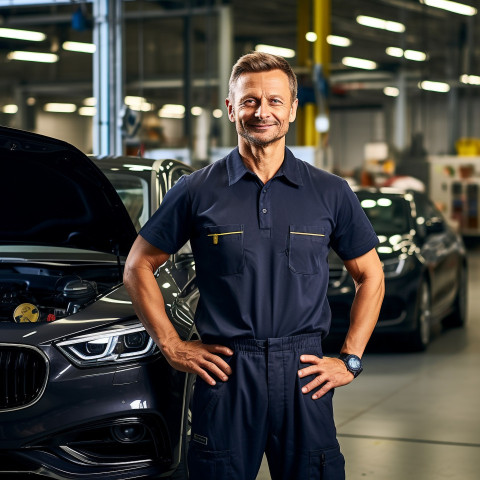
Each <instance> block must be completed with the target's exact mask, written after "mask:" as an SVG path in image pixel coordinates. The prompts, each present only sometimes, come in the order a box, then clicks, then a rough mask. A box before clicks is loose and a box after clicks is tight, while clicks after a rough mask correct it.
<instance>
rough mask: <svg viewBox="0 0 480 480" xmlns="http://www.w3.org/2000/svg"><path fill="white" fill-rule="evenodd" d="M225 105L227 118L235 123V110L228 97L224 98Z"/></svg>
mask: <svg viewBox="0 0 480 480" xmlns="http://www.w3.org/2000/svg"><path fill="white" fill-rule="evenodd" d="M225 105H226V106H227V113H228V119H229V120H230V121H231V122H232V123H235V111H234V110H233V102H231V101H230V99H229V98H226V99H225Z"/></svg>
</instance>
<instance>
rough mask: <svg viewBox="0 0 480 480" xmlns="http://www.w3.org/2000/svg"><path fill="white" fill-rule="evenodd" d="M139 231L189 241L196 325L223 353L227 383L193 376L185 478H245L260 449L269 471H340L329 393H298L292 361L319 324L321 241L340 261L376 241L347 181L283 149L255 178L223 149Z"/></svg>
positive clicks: (286, 475)
mask: <svg viewBox="0 0 480 480" xmlns="http://www.w3.org/2000/svg"><path fill="white" fill-rule="evenodd" d="M140 235H141V236H142V237H144V238H145V239H146V240H147V241H148V242H149V243H151V244H152V245H154V246H156V247H157V248H160V249H161V250H163V251H165V252H167V253H174V252H176V251H177V250H178V249H179V248H180V247H181V246H182V245H183V244H184V243H185V242H186V241H187V240H190V241H191V245H192V250H193V254H194V257H195V263H196V273H197V282H198V287H199V289H200V294H201V295H200V301H199V304H198V308H197V312H196V318H195V323H196V326H197V329H198V331H199V333H200V335H201V337H202V340H203V342H205V343H218V344H221V345H226V346H231V348H232V349H233V350H234V352H235V354H234V356H233V357H232V358H230V357H228V358H225V360H226V361H227V363H229V364H230V366H231V367H232V371H233V373H232V375H231V376H230V379H229V380H228V381H227V382H225V383H222V382H217V385H215V386H213V387H212V386H209V385H207V384H206V383H205V382H203V381H200V380H199V381H197V385H196V387H195V398H194V406H193V422H194V423H193V429H192V442H191V448H190V454H189V457H190V458H189V462H190V464H189V465H190V478H192V479H197V478H198V479H208V480H214V479H225V478H227V476H229V477H230V478H232V479H235V480H243V479H245V480H247V479H248V480H250V479H252V480H253V479H254V478H255V476H256V473H257V471H258V468H259V465H260V462H261V459H262V455H263V452H264V451H266V453H267V458H268V459H269V466H270V470H271V473H272V478H274V479H275V480H277V479H285V480H286V479H288V480H293V479H296V478H298V479H302V480H304V479H309V478H316V479H317V478H324V479H327V480H329V479H331V480H333V479H335V480H337V479H342V478H344V477H343V475H344V474H343V456H342V455H341V453H340V451H339V447H338V442H337V440H336V433H335V427H334V422H333V413H332V405H331V397H332V395H333V392H330V393H329V394H327V395H326V396H325V397H322V398H321V399H319V400H313V399H312V398H311V396H310V395H304V394H302V393H301V387H302V386H303V385H305V384H306V383H308V382H309V381H310V380H311V379H312V377H310V378H305V379H301V380H300V379H298V375H297V371H298V369H299V368H302V367H305V366H306V365H305V364H301V363H300V360H299V357H300V355H301V354H314V355H317V356H319V357H321V356H322V350H321V339H322V338H324V337H325V336H326V335H327V333H328V330H329V327H330V317H331V315H330V308H329V305H328V301H327V297H326V293H327V287H328V261H327V256H328V251H329V249H330V248H333V249H334V250H335V251H336V252H337V253H338V255H339V256H340V257H341V258H342V259H344V260H348V259H352V258H356V257H359V256H361V255H363V254H365V253H367V252H368V251H370V250H371V249H372V248H373V247H374V246H375V245H376V244H377V242H378V239H377V237H376V235H375V233H374V231H373V229H372V226H371V224H370V223H369V221H368V219H367V218H366V216H365V214H364V212H363V210H362V208H361V207H360V205H359V202H358V200H357V197H356V196H355V194H354V193H353V192H352V190H351V189H350V187H349V186H348V184H347V182H346V181H345V180H343V179H341V178H339V177H337V176H335V175H332V174H330V173H327V172H325V171H322V170H319V169H316V168H314V167H312V166H311V165H309V164H307V163H305V162H302V161H300V160H298V159H296V158H295V157H294V156H293V154H292V153H291V152H290V151H289V150H288V149H286V150H285V159H284V162H283V164H282V166H281V168H280V170H279V171H278V172H277V174H276V175H275V176H274V177H273V178H272V179H271V180H270V181H269V182H267V183H266V184H263V183H262V182H261V181H260V180H259V178H258V177H257V176H256V175H255V174H253V173H252V172H250V171H249V170H247V169H246V167H245V165H244V163H243V161H242V159H241V157H240V155H239V152H238V149H235V150H233V151H232V152H231V153H230V154H229V155H228V156H227V157H225V158H224V159H222V160H219V161H217V162H215V163H214V164H212V165H209V166H208V167H206V168H203V169H201V170H199V171H196V172H194V173H192V174H191V175H189V176H188V177H182V178H181V179H180V180H179V181H178V182H177V184H176V185H175V186H174V187H173V188H172V189H171V190H170V191H169V192H168V193H167V195H166V196H165V199H164V201H163V202H162V205H161V206H160V208H159V209H158V211H157V212H156V213H155V214H154V215H153V217H152V218H151V219H150V221H149V222H148V223H147V224H146V225H145V226H144V227H143V229H142V230H141V231H140ZM321 471H324V472H325V473H324V477H320V476H319V475H320V472H321Z"/></svg>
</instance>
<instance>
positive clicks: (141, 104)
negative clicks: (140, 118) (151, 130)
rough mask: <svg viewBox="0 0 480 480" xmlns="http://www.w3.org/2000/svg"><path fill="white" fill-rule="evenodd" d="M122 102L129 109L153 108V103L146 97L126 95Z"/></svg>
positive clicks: (149, 110) (148, 110)
mask: <svg viewBox="0 0 480 480" xmlns="http://www.w3.org/2000/svg"><path fill="white" fill-rule="evenodd" d="M124 102H125V105H127V106H128V107H130V109H132V110H135V111H137V112H151V111H152V110H153V109H154V108H155V107H154V105H153V103H150V102H148V101H147V99H146V98H144V97H136V96H134V95H127V96H126V97H125V99H124Z"/></svg>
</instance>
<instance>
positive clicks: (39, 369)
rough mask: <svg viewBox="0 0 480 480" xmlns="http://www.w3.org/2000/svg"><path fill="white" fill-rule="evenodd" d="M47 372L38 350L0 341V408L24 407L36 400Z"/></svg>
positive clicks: (42, 357) (45, 362)
mask: <svg viewBox="0 0 480 480" xmlns="http://www.w3.org/2000/svg"><path fill="white" fill-rule="evenodd" d="M47 375H48V364H47V360H46V358H45V357H44V356H43V355H42V354H41V353H40V352H39V351H38V350H36V349H34V348H32V347H25V346H16V345H5V344H3V345H0V410H12V409H17V408H23V407H26V406H28V405H30V404H31V403H33V402H35V401H36V400H38V398H39V397H40V395H41V394H42V393H43V390H44V388H45V384H46V381H47Z"/></svg>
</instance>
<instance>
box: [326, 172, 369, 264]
mask: <svg viewBox="0 0 480 480" xmlns="http://www.w3.org/2000/svg"><path fill="white" fill-rule="evenodd" d="M337 205H338V210H337V221H336V227H335V230H334V232H333V238H332V248H333V249H334V250H335V252H336V253H337V254H338V255H339V257H340V258H341V259H342V260H351V259H353V258H357V257H360V256H362V255H364V254H365V253H367V252H369V251H370V250H371V249H372V248H374V247H375V246H376V245H377V244H378V237H377V235H376V234H375V231H374V230H373V227H372V224H371V223H370V220H369V219H368V218H367V216H366V214H365V212H364V211H363V208H362V207H361V205H360V202H359V200H358V198H357V196H356V195H355V193H354V192H353V191H352V189H351V188H350V186H349V185H348V183H347V182H346V181H343V182H342V189H341V197H340V198H339V199H338V203H337Z"/></svg>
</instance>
